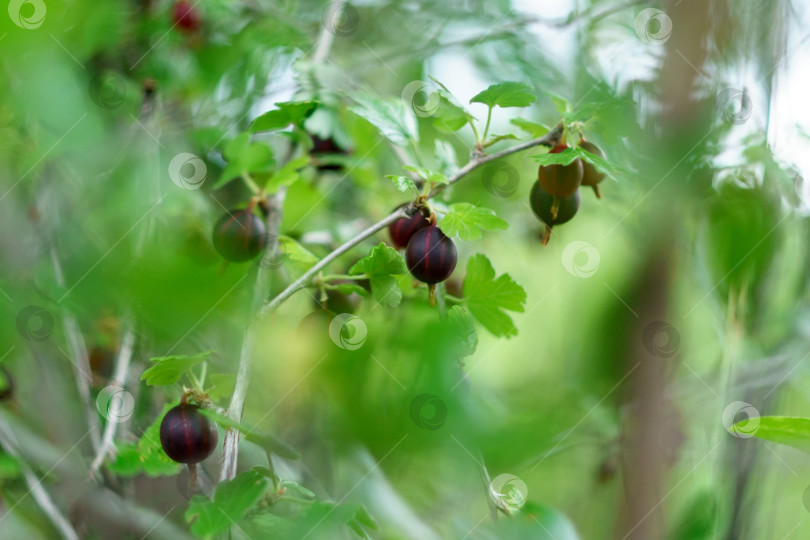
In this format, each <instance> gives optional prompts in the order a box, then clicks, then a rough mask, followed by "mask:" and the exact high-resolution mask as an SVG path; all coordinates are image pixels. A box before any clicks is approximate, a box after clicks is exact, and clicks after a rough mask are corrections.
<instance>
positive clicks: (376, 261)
mask: <svg viewBox="0 0 810 540" xmlns="http://www.w3.org/2000/svg"><path fill="white" fill-rule="evenodd" d="M407 272H408V268H407V266H405V261H404V260H402V256H401V255H400V254H399V252H398V251H397V250H395V249H394V248H392V247H391V246H388V245H386V244H385V243H381V244H380V245H378V246H375V247H373V248H371V252H370V253H369V254H368V255H367V256H366V257H364V258H362V259H360V260H359V261H357V262H356V263H355V264H354V266H352V267H351V268H350V269H349V274H351V275H353V276H357V275H360V274H366V275H367V276H368V279H369V282H370V283H371V294H372V295H373V297H374V299H375V300H376V301H377V302H378V303H379V304H380V305H382V306H391V307H394V306H398V305H399V303H400V302H401V301H402V291H401V290H400V288H399V284H398V282H397V279H396V278H395V277H394V276H400V275H403V274H405V273H407Z"/></svg>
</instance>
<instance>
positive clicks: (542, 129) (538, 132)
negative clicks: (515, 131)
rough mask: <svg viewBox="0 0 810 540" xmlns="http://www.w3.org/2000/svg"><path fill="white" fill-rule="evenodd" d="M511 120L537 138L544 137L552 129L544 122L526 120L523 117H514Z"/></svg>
mask: <svg viewBox="0 0 810 540" xmlns="http://www.w3.org/2000/svg"><path fill="white" fill-rule="evenodd" d="M509 122H510V123H512V124H514V125H516V126H517V127H519V128H520V129H522V130H523V131H525V132H526V133H528V134H529V135H530V136H531V137H532V138H533V139H536V138H537V137H542V136H543V135H545V134H546V133H548V132H549V131H551V130H550V129H549V128H547V127H546V126H544V125H542V124H538V123H536V122H531V121H529V120H524V119H523V118H512V119H511V120H509Z"/></svg>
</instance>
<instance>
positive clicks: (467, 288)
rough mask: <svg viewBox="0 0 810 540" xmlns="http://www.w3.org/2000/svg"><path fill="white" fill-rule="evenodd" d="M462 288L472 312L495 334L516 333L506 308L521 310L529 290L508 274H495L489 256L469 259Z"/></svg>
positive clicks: (507, 335) (511, 334) (475, 256)
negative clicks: (525, 289) (496, 275)
mask: <svg viewBox="0 0 810 540" xmlns="http://www.w3.org/2000/svg"><path fill="white" fill-rule="evenodd" d="M462 290H463V291H464V298H465V299H466V301H467V307H468V308H469V310H470V313H472V315H473V317H475V318H476V320H477V321H478V322H480V323H481V324H482V325H483V326H484V328H486V329H487V330H489V331H490V332H492V334H494V335H495V336H506V337H511V336H515V335H517V328H516V327H515V324H514V323H513V322H512V319H511V318H510V317H509V315H507V314H506V313H504V310H508V311H517V312H522V311H523V304H525V303H526V291H524V290H523V287H521V286H520V285H518V284H517V283H515V282H514V281H513V280H512V278H511V277H509V274H501V275H500V276H498V277H497V278H496V277H495V270H494V269H493V268H492V264H491V263H490V262H489V259H487V258H486V256H485V255H482V254H480V253H479V254H477V255H474V256H472V257H471V258H470V260H469V261H468V262H467V275H466V277H465V279H464V285H463V286H462Z"/></svg>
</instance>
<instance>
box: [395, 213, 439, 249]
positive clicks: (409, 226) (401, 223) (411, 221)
mask: <svg viewBox="0 0 810 540" xmlns="http://www.w3.org/2000/svg"><path fill="white" fill-rule="evenodd" d="M428 225H430V221H428V219H427V218H425V216H423V215H422V213H421V212H417V213H415V214H414V215H412V216H411V217H404V218H399V219H398V220H396V221H395V222H393V223H392V224H391V225H389V226H388V234H389V235H391V242H392V243H393V244H394V249H402V248H404V247H406V246H407V245H408V242H410V240H411V237H412V236H413V235H414V233H416V231H418V230H419V229H424V228H425V227H427V226H428Z"/></svg>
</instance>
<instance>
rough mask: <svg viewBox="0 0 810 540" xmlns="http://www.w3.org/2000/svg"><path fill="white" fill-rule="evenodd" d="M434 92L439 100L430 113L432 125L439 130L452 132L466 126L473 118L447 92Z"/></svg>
mask: <svg viewBox="0 0 810 540" xmlns="http://www.w3.org/2000/svg"><path fill="white" fill-rule="evenodd" d="M435 94H438V95H439V102H438V107H436V110H435V111H433V114H432V116H433V125H434V126H435V127H436V128H437V129H439V130H440V131H444V132H447V133H454V132H456V131H458V130H460V129H461V128H463V127H464V126H466V125H467V124H468V123H469V122H470V120H472V119H473V118H474V117H473V115H472V114H470V113H469V112H467V109H465V108H464V107H462V106H461V105H459V104H458V102H457V101H456V100H455V98H454V97H453V96H451V95H449V93H445V92H436V93H434V95H435ZM431 99H433V98H431Z"/></svg>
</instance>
